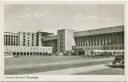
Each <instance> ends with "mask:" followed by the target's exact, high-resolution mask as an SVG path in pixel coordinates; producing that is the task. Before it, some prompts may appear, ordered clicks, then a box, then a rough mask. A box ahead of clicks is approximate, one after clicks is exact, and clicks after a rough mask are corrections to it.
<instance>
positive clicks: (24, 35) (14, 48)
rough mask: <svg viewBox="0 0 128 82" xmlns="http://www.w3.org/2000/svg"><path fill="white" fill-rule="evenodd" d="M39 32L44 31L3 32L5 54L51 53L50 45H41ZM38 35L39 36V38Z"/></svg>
mask: <svg viewBox="0 0 128 82" xmlns="http://www.w3.org/2000/svg"><path fill="white" fill-rule="evenodd" d="M40 34H43V35H44V34H47V33H44V32H41V33H39V32H37V33H35V32H18V33H11V32H5V33H4V53H5V55H44V54H45V55H47V54H50V53H52V47H48V46H45V47H44V46H42V45H41V43H40V42H41V41H39V40H40V39H42V36H43V35H42V36H40ZM39 37H40V38H39Z"/></svg>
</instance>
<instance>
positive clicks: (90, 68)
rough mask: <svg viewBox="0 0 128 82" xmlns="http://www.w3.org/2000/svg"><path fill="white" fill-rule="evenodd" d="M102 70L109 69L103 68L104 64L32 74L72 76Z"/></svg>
mask: <svg viewBox="0 0 128 82" xmlns="http://www.w3.org/2000/svg"><path fill="white" fill-rule="evenodd" d="M104 68H109V67H107V66H105V64H100V65H93V66H88V67H86V66H85V67H77V68H69V69H61V70H54V71H47V72H40V73H34V75H73V74H76V73H81V72H84V73H86V72H89V71H93V70H99V69H104Z"/></svg>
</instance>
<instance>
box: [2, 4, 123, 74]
mask: <svg viewBox="0 0 128 82" xmlns="http://www.w3.org/2000/svg"><path fill="white" fill-rule="evenodd" d="M124 34H125V24H124V4H77V3H76V4H71V3H70V4H4V40H3V41H4V75H124V74H125V53H124V45H125V41H124V40H125V38H124Z"/></svg>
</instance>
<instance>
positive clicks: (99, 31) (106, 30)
mask: <svg viewBox="0 0 128 82" xmlns="http://www.w3.org/2000/svg"><path fill="white" fill-rule="evenodd" d="M121 31H124V25H122V26H115V27H108V28H101V29H94V30H86V31H78V32H74V37H77V36H86V35H95V34H104V33H113V32H121Z"/></svg>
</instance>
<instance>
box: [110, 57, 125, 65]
mask: <svg viewBox="0 0 128 82" xmlns="http://www.w3.org/2000/svg"><path fill="white" fill-rule="evenodd" d="M112 64H113V65H120V66H124V55H117V56H115V59H114V60H113V62H112Z"/></svg>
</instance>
